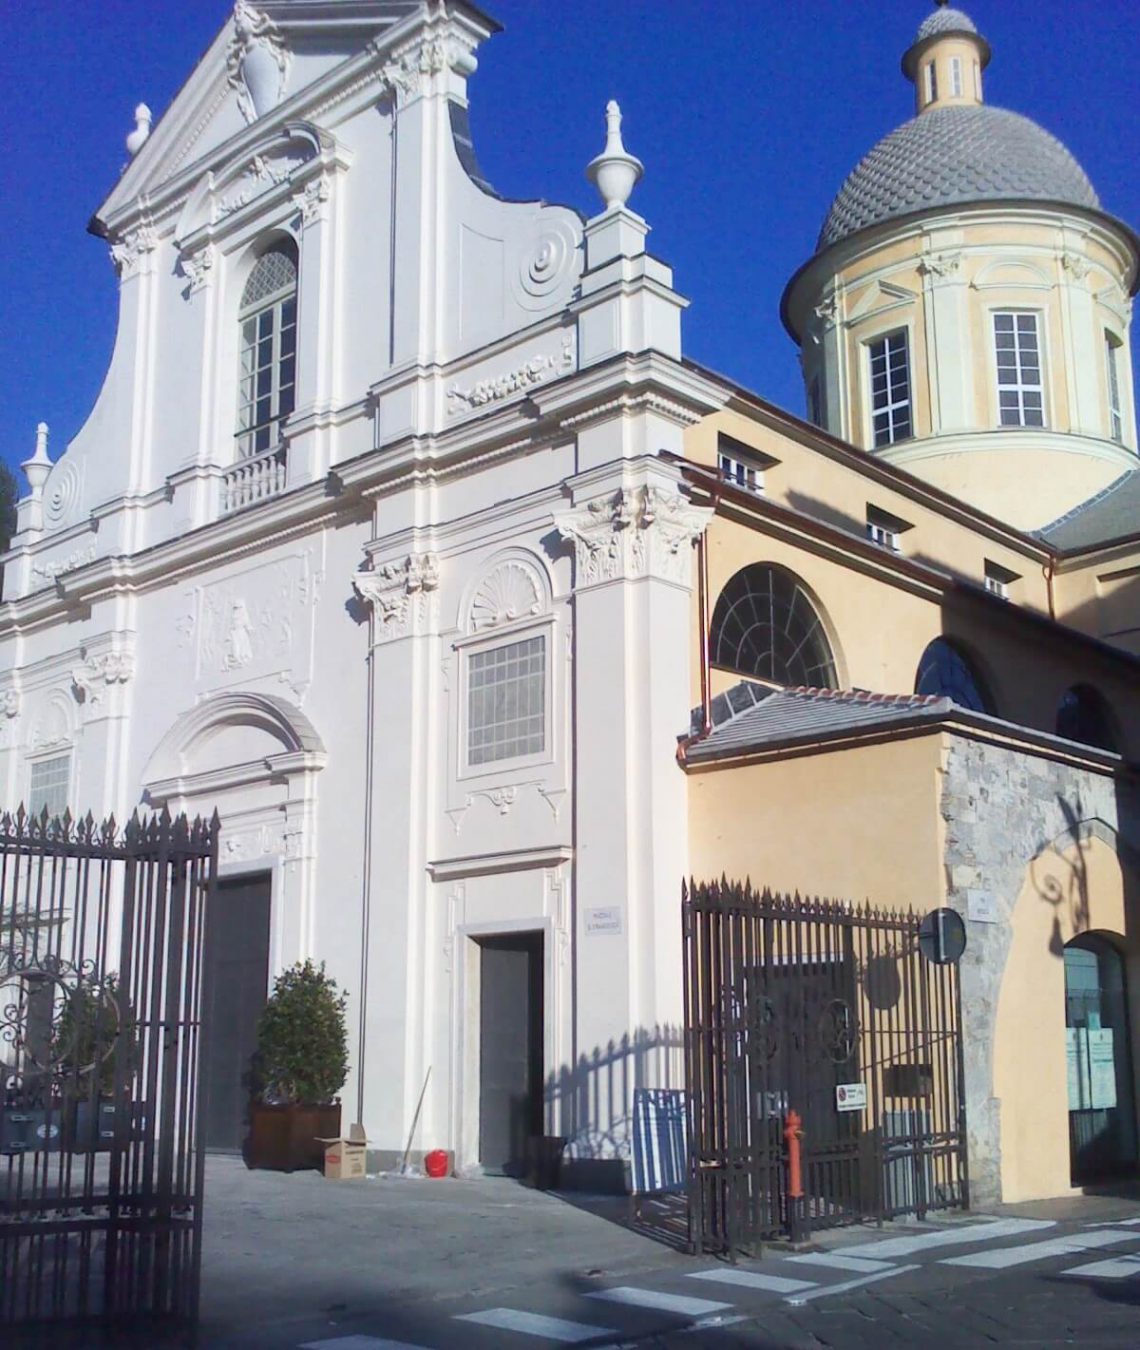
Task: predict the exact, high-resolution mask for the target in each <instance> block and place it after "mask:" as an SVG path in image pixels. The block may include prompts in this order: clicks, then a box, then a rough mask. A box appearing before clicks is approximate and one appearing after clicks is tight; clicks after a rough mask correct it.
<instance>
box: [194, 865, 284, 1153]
mask: <svg viewBox="0 0 1140 1350" xmlns="http://www.w3.org/2000/svg"><path fill="white" fill-rule="evenodd" d="M271 891H272V881H271V876H270V873H268V872H257V873H253V874H251V875H249V876H240V877H230V878H227V879H225V880H222V881H219V882H218V887H217V893H216V896H215V899H214V903H213V905H212V906H211V909H210V913H209V918H208V921H207V924H206V952H205V966H206V970H205V976H206V985H205V988H206V999H207V1004H206V1008H205V1014H206V1019H207V1020H206V1027H207V1039H206V1043H205V1045H204V1047H203V1064H202V1087H203V1091H204V1092H205V1094H206V1097H205V1107H206V1114H205V1144H206V1148H207V1149H210V1150H211V1151H213V1152H218V1153H237V1152H239V1151H240V1150H241V1147H242V1143H243V1141H244V1140H245V1137H246V1134H247V1131H248V1124H249V1102H250V1092H251V1072H252V1068H253V1056H254V1052H255V1050H256V1049H257V1019H258V1018H259V1017H260V1015H261V1010H262V1008H264V1007H265V1000H266V995H267V993H268V987H269V901H270V895H271Z"/></svg>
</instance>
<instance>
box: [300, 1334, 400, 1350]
mask: <svg viewBox="0 0 1140 1350" xmlns="http://www.w3.org/2000/svg"><path fill="white" fill-rule="evenodd" d="M300 1350H423V1347H422V1346H419V1345H409V1344H408V1342H407V1341H385V1340H383V1339H381V1338H380V1337H378V1336H334V1337H333V1338H332V1339H331V1340H326V1341H306V1342H305V1344H304V1345H302V1346H301V1347H300Z"/></svg>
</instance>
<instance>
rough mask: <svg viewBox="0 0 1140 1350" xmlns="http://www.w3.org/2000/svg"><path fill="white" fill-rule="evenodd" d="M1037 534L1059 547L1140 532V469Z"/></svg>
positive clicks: (1074, 546) (1078, 546) (1085, 545)
mask: <svg viewBox="0 0 1140 1350" xmlns="http://www.w3.org/2000/svg"><path fill="white" fill-rule="evenodd" d="M1037 534H1038V535H1039V536H1040V537H1041V538H1042V539H1044V540H1045V542H1046V543H1048V544H1051V545H1052V546H1053V547H1054V548H1059V549H1066V550H1068V549H1081V548H1092V547H1093V546H1094V545H1096V544H1104V543H1107V542H1108V541H1109V540H1110V539H1122V538H1123V537H1124V536H1125V535H1129V534H1140V469H1130V470H1129V471H1128V472H1127V473H1125V474H1122V475H1121V476H1120V477H1119V478H1117V479H1115V480H1114V481H1113V482H1111V483H1109V485H1108V487H1106V488H1105V489H1104V490H1103V491H1102V492H1098V493H1097V495H1096V496H1095V497H1090V498H1089V500H1088V501H1087V502H1082V503H1081V505H1080V506H1078V507H1076V508H1074V509H1073V510H1072V511H1069V512H1068V513H1067V514H1066V515H1063V516H1061V517H1060V519H1058V520H1055V521H1053V523H1052V524H1051V525H1045V526H1043V527H1042V528H1041V529H1040V530H1038V531H1037Z"/></svg>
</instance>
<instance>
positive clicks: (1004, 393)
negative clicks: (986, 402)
mask: <svg viewBox="0 0 1140 1350" xmlns="http://www.w3.org/2000/svg"><path fill="white" fill-rule="evenodd" d="M994 347H995V350H996V354H997V385H998V414H999V417H1000V420H1001V425H1002V426H1003V427H1043V426H1044V425H1045V391H1044V388H1043V386H1042V383H1041V350H1040V341H1039V338H1038V332H1037V315H1036V314H995V315H994Z"/></svg>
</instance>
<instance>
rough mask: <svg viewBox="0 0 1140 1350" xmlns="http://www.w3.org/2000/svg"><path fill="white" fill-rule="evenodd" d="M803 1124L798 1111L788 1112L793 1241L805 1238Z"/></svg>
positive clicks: (789, 1199) (787, 1133)
mask: <svg viewBox="0 0 1140 1350" xmlns="http://www.w3.org/2000/svg"><path fill="white" fill-rule="evenodd" d="M803 1125H804V1123H803V1121H802V1119H801V1118H800V1113H799V1112H798V1111H789V1112H788V1115H787V1123H786V1124H785V1125H784V1138H785V1139H786V1140H787V1142H788V1205H787V1210H788V1230H789V1236H790V1237H791V1239H792V1241H793V1242H802V1241H803V1240H804V1178H803V1165H802V1161H801V1158H800V1140H801V1139H802V1138H803V1135H804V1129H803Z"/></svg>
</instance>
